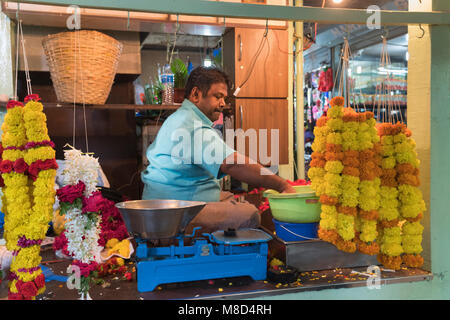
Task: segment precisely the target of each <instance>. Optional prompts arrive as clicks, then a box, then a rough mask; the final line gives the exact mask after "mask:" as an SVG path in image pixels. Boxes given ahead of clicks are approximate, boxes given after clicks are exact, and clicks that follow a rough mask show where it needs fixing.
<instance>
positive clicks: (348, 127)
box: [336, 100, 359, 252]
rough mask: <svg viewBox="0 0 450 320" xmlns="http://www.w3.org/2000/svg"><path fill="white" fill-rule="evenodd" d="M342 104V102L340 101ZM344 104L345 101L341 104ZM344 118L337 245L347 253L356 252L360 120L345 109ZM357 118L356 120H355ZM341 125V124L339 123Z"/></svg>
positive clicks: (340, 156)
mask: <svg viewBox="0 0 450 320" xmlns="http://www.w3.org/2000/svg"><path fill="white" fill-rule="evenodd" d="M338 101H339V102H340V100H338ZM341 103H343V101H342V102H341ZM343 112H344V113H343V116H342V149H343V153H342V154H340V155H339V153H337V155H338V158H341V159H342V164H343V165H344V168H343V170H342V184H341V189H342V194H341V196H340V198H339V205H338V207H337V211H338V232H339V235H340V237H339V238H338V241H337V243H336V246H337V248H338V249H340V250H343V251H346V252H354V251H355V250H356V244H355V242H354V241H353V240H354V238H355V227H356V224H355V223H356V220H355V219H356V215H357V206H358V195H359V191H358V185H359V170H358V167H359V159H358V151H357V150H358V141H357V130H358V126H359V123H358V118H357V115H356V113H355V112H354V111H353V110H352V109H351V108H343ZM355 118H356V119H355ZM338 123H339V122H338Z"/></svg>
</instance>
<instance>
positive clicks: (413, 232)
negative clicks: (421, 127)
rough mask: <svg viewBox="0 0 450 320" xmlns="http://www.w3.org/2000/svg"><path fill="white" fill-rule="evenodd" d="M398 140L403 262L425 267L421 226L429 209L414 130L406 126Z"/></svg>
mask: <svg viewBox="0 0 450 320" xmlns="http://www.w3.org/2000/svg"><path fill="white" fill-rule="evenodd" d="M401 129H402V130H401V132H400V133H398V134H397V135H396V136H395V137H394V142H395V143H396V144H395V157H396V161H397V166H396V171H397V182H398V199H399V211H400V216H401V217H402V218H403V219H405V220H406V221H405V223H404V224H403V225H402V247H403V251H404V254H403V255H402V261H403V263H404V264H405V265H406V266H408V267H421V266H422V265H423V258H422V256H421V255H420V253H421V252H422V250H423V249H422V246H421V243H422V232H423V226H422V225H421V224H420V220H421V219H422V216H423V212H424V211H425V210H426V206H425V202H424V201H423V197H422V193H421V191H420V189H419V188H418V187H419V185H420V181H419V164H420V161H419V160H418V159H417V153H416V151H415V146H416V144H415V141H414V140H413V139H412V138H411V131H410V130H408V129H407V128H406V126H404V125H403V126H402V127H401Z"/></svg>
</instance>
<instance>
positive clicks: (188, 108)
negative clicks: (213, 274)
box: [141, 67, 295, 232]
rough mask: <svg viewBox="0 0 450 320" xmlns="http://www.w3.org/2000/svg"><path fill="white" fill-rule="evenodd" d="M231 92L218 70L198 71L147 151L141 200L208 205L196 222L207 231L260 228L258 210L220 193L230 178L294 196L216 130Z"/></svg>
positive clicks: (289, 189)
mask: <svg viewBox="0 0 450 320" xmlns="http://www.w3.org/2000/svg"><path fill="white" fill-rule="evenodd" d="M230 89H231V84H230V81H229V79H228V77H227V75H226V74H225V73H224V72H222V71H220V70H218V69H216V68H205V67H198V68H196V69H194V70H193V71H192V72H191V74H190V75H189V79H188V81H187V84H186V88H185V90H186V93H185V100H184V101H183V104H182V105H181V107H180V108H179V109H178V110H177V111H176V112H175V113H173V114H172V115H171V116H170V117H168V118H167V119H166V121H165V122H164V123H163V125H162V126H161V129H160V130H159V132H158V135H157V137H156V139H155V141H154V142H153V143H152V144H151V145H150V147H149V148H148V149H147V153H146V155H147V158H148V160H149V165H148V167H147V169H146V170H144V171H143V172H142V174H141V178H142V181H143V182H144V191H143V195H142V199H175V200H192V201H205V202H208V204H207V206H205V208H204V209H203V210H202V211H201V212H200V213H199V215H198V216H197V217H196V218H195V219H194V220H193V221H192V223H193V224H195V225H201V226H202V227H203V228H204V229H203V231H204V232H211V231H214V230H217V229H225V228H227V227H230V228H232V227H234V228H240V227H257V226H258V225H259V215H258V214H257V210H256V208H255V207H254V206H252V205H250V206H251V207H248V205H249V204H248V203H246V204H245V203H239V204H237V203H233V201H234V200H233V199H232V197H230V194H228V195H227V194H224V193H221V190H220V179H221V178H223V177H224V176H225V175H226V174H229V175H230V176H232V177H233V178H235V179H237V180H239V181H242V182H246V183H248V184H250V185H252V186H257V187H264V188H268V189H275V190H277V191H279V192H295V190H294V189H293V188H292V187H291V186H290V184H289V183H288V182H287V181H286V180H284V179H282V178H280V177H279V176H277V175H273V174H270V172H268V169H266V168H264V167H262V166H261V165H259V164H257V163H256V162H254V161H251V160H250V159H249V158H247V157H245V156H244V155H241V154H239V153H238V152H236V151H235V150H234V149H232V148H231V147H229V146H228V145H227V144H226V143H225V141H224V140H223V139H222V138H221V137H220V136H219V134H218V133H217V131H215V130H214V129H213V128H212V125H213V122H214V121H216V120H217V119H219V116H220V114H221V112H222V110H223V108H224V107H225V105H226V103H225V99H226V98H227V96H228V91H229V90H230ZM224 200H226V201H224ZM244 205H245V206H244Z"/></svg>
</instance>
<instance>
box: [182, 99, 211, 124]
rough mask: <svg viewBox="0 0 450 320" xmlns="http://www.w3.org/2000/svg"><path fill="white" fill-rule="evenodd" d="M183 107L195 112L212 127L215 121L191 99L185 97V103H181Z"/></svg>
mask: <svg viewBox="0 0 450 320" xmlns="http://www.w3.org/2000/svg"><path fill="white" fill-rule="evenodd" d="M181 107H183V108H187V109H190V110H192V111H194V112H195V114H196V115H197V116H198V117H199V118H200V119H201V120H202V122H203V123H205V124H207V125H208V126H210V127H212V125H213V122H212V121H211V120H210V119H209V118H208V117H207V116H206V115H205V114H204V113H203V112H202V110H200V109H199V108H198V107H197V106H196V105H195V104H193V103H192V102H191V101H190V100H188V99H184V101H183V104H182V105H181Z"/></svg>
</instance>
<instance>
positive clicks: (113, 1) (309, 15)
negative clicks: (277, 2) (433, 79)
mask: <svg viewBox="0 0 450 320" xmlns="http://www.w3.org/2000/svg"><path fill="white" fill-rule="evenodd" d="M11 2H20V3H32V4H45V5H58V6H70V5H77V6H79V7H81V8H96V9H110V10H124V11H140V12H152V13H167V14H180V15H193V16H210V17H230V18H249V19H262V20H266V19H269V20H284V21H306V22H318V23H336V24H366V23H367V20H368V18H369V17H370V16H371V15H373V12H367V10H362V9H341V8H318V7H292V6H274V5H258V4H251V3H235V2H221V1H204V0H164V1H154V0H150V1H148V0H145V1H144V0H127V1H119V0H96V1H92V0H25V1H11ZM380 23H381V25H414V24H430V25H450V14H449V13H448V12H441V11H435V12H408V11H390V10H380Z"/></svg>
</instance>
